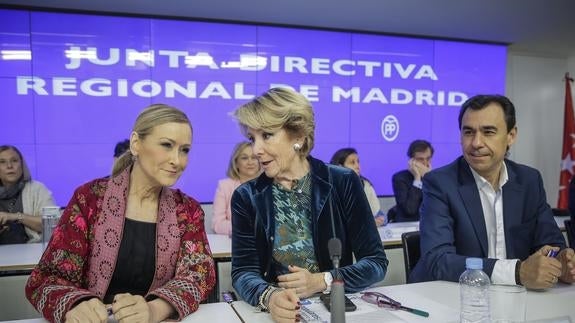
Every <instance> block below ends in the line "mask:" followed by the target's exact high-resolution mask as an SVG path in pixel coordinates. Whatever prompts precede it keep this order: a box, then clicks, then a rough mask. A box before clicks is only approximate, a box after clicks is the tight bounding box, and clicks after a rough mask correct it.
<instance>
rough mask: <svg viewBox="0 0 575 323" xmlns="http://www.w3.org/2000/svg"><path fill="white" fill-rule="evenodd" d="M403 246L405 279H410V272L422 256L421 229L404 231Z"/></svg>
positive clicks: (402, 235)
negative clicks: (420, 244)
mask: <svg viewBox="0 0 575 323" xmlns="http://www.w3.org/2000/svg"><path fill="white" fill-rule="evenodd" d="M401 245H402V247H403V262H404V264H405V281H406V282H407V281H408V279H409V273H410V272H411V270H412V269H413V268H414V267H415V265H416V264H417V261H418V260H419V257H420V255H421V254H420V246H419V231H412V232H404V233H402V234H401Z"/></svg>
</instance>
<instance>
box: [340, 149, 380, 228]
mask: <svg viewBox="0 0 575 323" xmlns="http://www.w3.org/2000/svg"><path fill="white" fill-rule="evenodd" d="M329 163H330V164H333V165H339V166H343V167H347V168H349V169H352V170H353V171H354V172H355V173H356V174H357V176H359V177H360V178H361V182H362V184H363V191H364V192H365V196H366V197H367V201H368V202H369V207H370V208H371V213H372V214H373V216H374V217H375V223H376V224H377V225H378V226H382V225H385V224H387V217H386V216H385V213H384V212H383V211H381V206H380V204H379V199H378V198H377V194H375V189H374V188H373V185H372V184H371V182H370V181H369V180H368V179H367V178H365V177H363V176H361V174H360V166H359V156H358V155H357V150H355V148H342V149H340V150H338V151H336V152H335V154H333V156H332V157H331V161H330V162H329Z"/></svg>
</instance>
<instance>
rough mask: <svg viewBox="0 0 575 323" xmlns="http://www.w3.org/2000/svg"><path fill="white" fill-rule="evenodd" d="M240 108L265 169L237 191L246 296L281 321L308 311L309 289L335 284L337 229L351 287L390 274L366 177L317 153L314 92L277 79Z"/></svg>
mask: <svg viewBox="0 0 575 323" xmlns="http://www.w3.org/2000/svg"><path fill="white" fill-rule="evenodd" d="M234 116H235V118H236V119H237V120H238V121H239V124H240V128H241V129H242V132H243V133H244V134H245V135H246V137H247V138H248V139H249V140H250V141H251V142H252V145H253V150H254V153H255V154H256V156H257V158H258V160H259V162H260V164H261V167H262V169H263V171H264V172H263V174H262V175H261V176H259V177H258V178H256V179H254V180H252V181H249V182H247V183H244V184H243V185H242V186H240V187H238V188H237V189H236V191H235V193H234V194H233V196H232V223H233V225H232V281H233V286H234V288H235V289H236V291H237V292H238V293H239V294H240V296H241V297H242V298H243V299H245V300H246V301H247V302H249V303H250V304H252V305H258V306H259V307H260V308H261V309H263V310H269V312H270V314H271V315H272V318H273V319H274V320H275V321H277V322H293V321H294V320H298V319H299V299H300V298H305V297H309V296H311V295H313V294H315V293H318V292H328V291H329V289H330V286H331V282H332V280H333V277H335V274H336V272H335V270H334V269H333V265H332V261H331V259H330V257H329V252H328V247H327V244H328V240H329V239H330V238H332V237H333V236H334V235H335V236H336V237H337V238H339V239H340V240H341V242H342V255H341V260H340V266H341V267H340V269H339V275H340V277H341V278H342V279H343V281H344V284H345V289H346V292H357V291H359V290H362V289H365V288H367V287H369V286H371V285H372V284H374V283H376V282H378V281H380V280H382V279H383V278H384V276H385V273H386V270H387V264H388V260H387V258H386V255H385V251H384V249H383V244H382V242H381V239H380V237H379V234H378V232H377V229H376V226H375V222H374V221H373V216H372V213H371V209H370V207H369V203H368V201H367V199H366V197H365V194H364V192H363V186H362V184H361V181H360V179H359V177H358V176H357V175H356V174H355V173H354V172H353V171H352V170H350V169H346V168H343V167H339V166H333V165H328V164H325V163H323V162H322V161H320V160H317V159H315V158H313V157H311V156H309V152H310V151H311V150H312V148H313V145H314V129H315V124H314V116H313V110H312V107H311V105H310V103H309V101H308V100H307V99H306V98H305V97H304V96H303V95H301V94H299V93H297V92H294V91H292V90H289V89H284V88H274V89H271V90H269V91H267V92H266V93H264V94H263V95H261V96H260V97H257V98H255V99H253V100H252V101H251V102H248V103H246V104H244V105H243V106H241V107H239V108H238V109H237V110H236V111H235V113H234ZM353 256H355V259H356V262H355V263H354V261H353Z"/></svg>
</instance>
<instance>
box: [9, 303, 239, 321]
mask: <svg viewBox="0 0 575 323" xmlns="http://www.w3.org/2000/svg"><path fill="white" fill-rule="evenodd" d="M0 322H1V323H46V322H48V321H46V320H45V319H43V318H37V319H27V320H15V321H0ZM108 322H110V323H111V322H116V321H114V320H112V319H108ZM181 322H183V323H205V322H218V323H219V322H222V323H241V322H242V320H241V319H240V318H239V316H238V315H237V314H236V312H234V310H233V308H232V307H231V306H230V305H229V304H228V303H211V304H201V305H200V307H199V308H198V310H197V311H196V312H194V313H192V314H191V315H188V316H187V317H185V318H184V319H183V320H182V321H181Z"/></svg>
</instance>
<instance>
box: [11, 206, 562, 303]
mask: <svg viewBox="0 0 575 323" xmlns="http://www.w3.org/2000/svg"><path fill="white" fill-rule="evenodd" d="M555 220H556V222H557V224H558V226H559V227H560V228H562V229H563V227H564V226H563V218H561V217H555ZM418 230H419V222H399V223H389V224H388V225H386V226H382V227H378V232H379V235H380V238H381V240H382V242H383V244H384V246H385V248H386V249H394V248H401V247H402V246H401V234H402V233H404V232H409V231H418ZM207 237H208V243H209V244H210V249H211V251H212V256H213V258H214V263H215V267H216V286H215V287H214V289H213V290H212V292H211V293H210V295H209V296H208V299H207V302H208V303H214V302H218V301H219V299H220V298H219V294H220V290H219V284H218V282H219V270H218V266H219V264H221V263H225V262H230V261H231V255H232V241H231V239H230V238H229V237H228V236H227V235H219V234H208V235H207ZM42 252H43V248H42V244H41V243H31V244H14V245H0V255H2V256H1V257H0V276H1V275H2V274H4V273H6V272H9V273H10V274H12V275H13V274H23V275H24V274H29V273H30V272H31V270H32V269H33V268H34V266H35V265H36V264H37V263H38V261H39V260H40V257H41V256H42Z"/></svg>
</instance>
